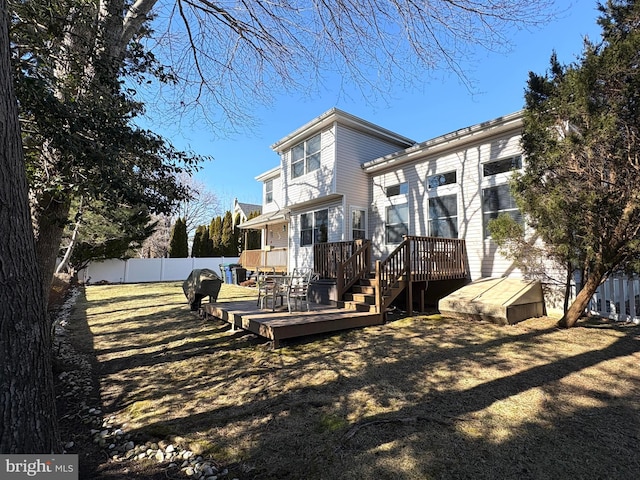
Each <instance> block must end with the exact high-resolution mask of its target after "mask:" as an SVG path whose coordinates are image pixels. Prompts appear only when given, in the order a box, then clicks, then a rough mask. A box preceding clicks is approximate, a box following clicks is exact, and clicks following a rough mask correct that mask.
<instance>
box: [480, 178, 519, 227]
mask: <svg viewBox="0 0 640 480" xmlns="http://www.w3.org/2000/svg"><path fill="white" fill-rule="evenodd" d="M502 213H506V214H508V215H511V217H513V219H514V220H516V221H517V222H519V223H520V224H524V220H523V218H522V214H521V213H520V210H518V206H517V205H516V201H515V199H514V198H513V196H512V195H511V190H509V185H498V186H497V187H489V188H485V189H483V190H482V220H483V225H484V238H488V237H489V236H490V235H489V228H488V225H489V221H490V220H493V219H494V218H498V216H499V215H500V214H502Z"/></svg>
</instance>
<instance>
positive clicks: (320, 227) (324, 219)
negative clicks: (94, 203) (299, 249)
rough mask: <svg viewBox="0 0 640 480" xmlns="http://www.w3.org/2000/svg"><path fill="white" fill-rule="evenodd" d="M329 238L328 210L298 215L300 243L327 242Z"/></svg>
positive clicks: (304, 244)
mask: <svg viewBox="0 0 640 480" xmlns="http://www.w3.org/2000/svg"><path fill="white" fill-rule="evenodd" d="M328 239H329V210H318V211H317V212H309V213H303V214H302V215H300V245H301V246H303V247H304V246H306V245H313V244H314V243H327V241H328Z"/></svg>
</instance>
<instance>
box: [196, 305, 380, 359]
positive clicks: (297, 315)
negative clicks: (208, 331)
mask: <svg viewBox="0 0 640 480" xmlns="http://www.w3.org/2000/svg"><path fill="white" fill-rule="evenodd" d="M310 307H311V310H310V311H308V312H307V311H294V312H291V313H289V311H288V310H287V308H286V306H284V307H276V309H275V311H271V310H270V309H266V310H265V309H260V308H258V307H257V306H256V300H244V301H231V302H216V303H203V304H202V311H203V312H204V313H205V314H206V315H210V316H212V317H216V318H219V319H221V320H224V321H226V322H229V323H230V324H231V325H232V326H233V327H236V328H242V329H244V330H248V331H250V332H252V333H255V334H258V335H260V336H262V337H266V338H268V339H270V340H272V341H273V346H274V347H275V348H277V347H279V346H280V341H281V340H284V339H287V338H296V337H302V336H305V335H313V334H317V333H326V332H334V331H338V330H346V329H350V328H357V327H367V326H369V325H380V324H381V323H382V315H380V314H377V313H370V312H358V311H355V310H347V309H344V308H336V307H333V306H330V305H320V304H311V305H310Z"/></svg>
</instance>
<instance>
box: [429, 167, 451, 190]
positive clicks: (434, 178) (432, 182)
mask: <svg viewBox="0 0 640 480" xmlns="http://www.w3.org/2000/svg"><path fill="white" fill-rule="evenodd" d="M457 181H458V180H457V174H456V172H455V171H453V172H447V173H439V174H437V175H431V176H429V177H427V188H428V189H432V188H438V187H440V186H442V185H451V184H454V183H456V182H457Z"/></svg>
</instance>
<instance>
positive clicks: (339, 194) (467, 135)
mask: <svg viewBox="0 0 640 480" xmlns="http://www.w3.org/2000/svg"><path fill="white" fill-rule="evenodd" d="M521 131H522V114H521V113H520V112H517V113H513V114H510V115H506V116H504V117H500V118H497V119H494V120H490V121H487V122H484V123H481V124H478V125H473V126H470V127H467V128H463V129H460V130H456V131H454V132H451V133H448V134H445V135H442V136H439V137H436V138H432V139H430V140H427V141H424V142H421V143H416V142H414V141H413V140H411V139H408V138H406V137H404V136H402V135H399V134H397V133H394V132H391V131H389V130H386V129H384V128H382V127H380V126H378V125H375V124H373V123H370V122H368V121H365V120H363V119H360V118H358V117H355V116H353V115H351V114H348V113H346V112H343V111H341V110H338V109H335V108H334V109H331V110H329V111H327V112H326V113H324V114H322V115H321V116H319V117H317V118H315V119H313V120H312V121H310V122H309V123H307V124H305V125H303V126H302V127H300V128H298V129H297V130H296V131H294V132H293V133H291V134H290V135H288V136H286V137H285V138H283V139H281V140H280V141H278V142H276V143H275V144H274V145H272V148H273V150H274V151H276V152H277V153H278V154H279V155H280V159H281V160H280V165H278V166H276V167H275V168H273V169H271V170H269V171H267V172H265V173H264V174H262V175H260V176H258V177H257V178H256V179H257V180H258V181H259V182H261V183H262V189H263V205H262V212H263V213H262V215H261V216H260V217H257V218H255V219H252V220H251V221H248V222H246V223H244V224H243V225H241V228H259V229H262V231H263V250H266V251H267V252H271V255H272V257H271V259H269V258H268V257H267V256H263V257H261V261H260V263H261V264H262V265H277V266H278V267H279V269H282V270H289V271H290V270H292V269H293V268H300V267H306V268H315V269H316V270H317V269H318V268H319V266H318V262H319V260H318V258H315V259H314V254H315V255H316V256H318V255H321V256H322V257H323V259H322V261H323V262H325V263H326V262H327V261H329V262H331V261H332V260H331V258H329V259H328V260H327V258H328V257H331V255H334V256H335V258H336V259H338V260H340V261H341V260H344V256H343V255H341V254H338V253H335V252H339V251H340V248H341V247H340V245H341V244H342V243H347V244H348V243H350V242H353V241H356V240H361V239H366V240H369V244H370V257H367V262H369V266H368V269H370V270H374V269H375V268H387V267H385V266H384V265H383V267H376V266H375V263H376V261H378V260H380V261H384V260H385V259H386V258H387V257H389V256H390V255H392V254H393V255H396V256H397V255H398V253H399V254H400V256H402V255H404V256H405V257H406V258H405V259H404V260H400V261H401V262H403V263H402V264H403V265H409V264H410V263H411V262H413V264H414V265H415V264H417V263H420V262H422V261H423V260H421V259H423V258H426V257H429V256H430V258H431V259H432V260H433V259H435V258H437V254H438V253H439V254H440V257H439V258H444V257H448V258H449V259H451V258H452V257H453V256H455V257H456V258H457V257H458V256H459V255H460V254H464V256H465V259H464V269H465V270H466V277H467V280H469V279H471V280H476V279H479V278H482V277H501V276H506V275H511V276H516V277H517V276H519V274H520V273H519V272H518V271H517V269H515V268H514V267H513V265H512V262H510V261H508V260H506V259H505V258H503V257H502V256H501V255H500V253H499V252H498V250H497V247H496V245H495V243H494V242H493V241H492V240H491V238H490V236H489V233H488V230H487V223H488V221H489V220H490V219H492V218H495V217H497V216H498V215H499V214H500V213H508V214H510V215H512V216H514V217H515V218H517V219H519V220H521V216H520V214H519V212H518V210H517V207H516V205H515V203H514V201H513V198H512V197H511V194H510V191H509V186H508V182H509V177H510V176H511V175H512V173H513V171H514V170H518V169H520V168H522V162H523V157H522V154H521V147H520V136H521ZM414 237H419V238H422V237H430V238H431V237H438V238H442V239H457V240H456V241H459V240H464V242H460V243H454V242H453V241H452V242H449V243H446V242H444V241H443V242H444V243H442V244H441V245H438V246H434V245H435V244H431V243H430V244H426V243H424V242H422V243H415V245H414V246H413V247H412V248H413V250H407V252H406V253H403V252H398V251H397V250H398V249H399V247H400V246H402V245H403V242H405V241H406V239H407V238H414ZM322 245H327V246H331V245H338V247H336V248H335V249H333V250H332V249H330V248H329V249H324V250H322V249H320V250H319V249H318V248H317V247H318V246H322ZM427 250H429V251H427ZM454 250H455V251H454ZM353 251H355V250H354V249H351V250H350V252H351V253H352V252H353ZM461 252H462V253H461ZM276 253H277V255H278V257H277V260H274V259H275V258H276V257H275V256H274V255H275V254H276ZM409 255H411V258H409ZM403 258H404V257H403ZM338 260H336V261H338ZM434 261H435V260H434ZM448 261H449V264H442V265H445V267H446V269H449V270H451V269H452V268H453V267H451V265H450V263H451V261H450V260H448ZM456 261H458V260H456ZM254 263H256V262H254ZM396 263H398V262H396ZM430 265H431V266H426V263H424V262H423V264H422V267H421V268H426V269H433V268H435V267H434V266H433V265H435V264H434V263H433V262H432V263H431V264H430ZM447 265H448V266H447ZM450 267H451V268H450ZM394 268H396V269H397V268H398V267H397V266H396V267H394ZM407 268H412V267H407ZM439 268H444V267H439ZM455 268H458V266H457V264H456V267H455ZM341 272H342V270H341ZM405 273H406V272H405ZM380 275H382V276H383V277H384V276H385V273H384V271H383V272H382V273H380ZM330 276H331V275H330ZM338 276H342V273H340V274H339V275H338ZM398 278H399V277H398ZM414 278H416V279H419V278H421V279H422V280H424V281H425V286H424V288H425V289H426V281H427V277H426V276H423V277H420V276H416V277H414ZM433 278H434V277H429V279H433ZM442 278H445V277H442ZM451 278H453V277H451ZM345 281H347V282H348V281H349V280H348V279H346V280H345ZM394 281H395V280H394ZM338 282H339V283H340V282H343V280H340V279H339V280H338ZM389 282H391V281H389ZM343 283H344V282H343Z"/></svg>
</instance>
